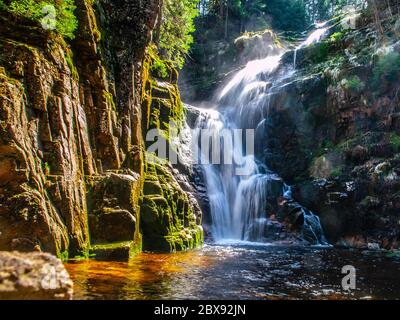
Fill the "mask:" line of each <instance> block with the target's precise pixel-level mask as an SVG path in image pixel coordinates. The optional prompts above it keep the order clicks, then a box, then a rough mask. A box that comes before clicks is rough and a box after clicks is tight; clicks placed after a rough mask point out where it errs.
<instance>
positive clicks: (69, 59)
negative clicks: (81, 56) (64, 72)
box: [65, 48, 79, 81]
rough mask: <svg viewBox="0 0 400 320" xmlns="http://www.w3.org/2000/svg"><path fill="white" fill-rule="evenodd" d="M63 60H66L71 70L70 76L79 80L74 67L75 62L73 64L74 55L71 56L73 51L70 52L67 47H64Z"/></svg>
mask: <svg viewBox="0 0 400 320" xmlns="http://www.w3.org/2000/svg"><path fill="white" fill-rule="evenodd" d="M65 60H66V61H67V64H68V67H69V69H70V71H71V74H72V77H73V78H74V79H75V80H77V81H78V80H79V73H78V70H77V69H76V67H75V64H74V56H73V53H72V51H71V50H70V49H69V48H66V51H65Z"/></svg>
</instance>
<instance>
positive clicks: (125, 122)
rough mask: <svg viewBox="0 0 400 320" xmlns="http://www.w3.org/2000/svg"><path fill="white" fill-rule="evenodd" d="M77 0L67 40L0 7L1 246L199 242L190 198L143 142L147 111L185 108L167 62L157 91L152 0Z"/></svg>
mask: <svg viewBox="0 0 400 320" xmlns="http://www.w3.org/2000/svg"><path fill="white" fill-rule="evenodd" d="M75 3H76V5H77V10H76V15H77V18H78V21H79V26H78V30H77V31H76V37H75V39H74V40H73V41H66V40H65V39H64V38H63V37H62V36H60V35H58V34H56V33H55V32H49V31H46V30H44V29H43V28H42V27H41V26H40V24H38V23H36V22H33V21H30V20H27V19H24V18H22V17H17V16H15V15H13V14H11V13H9V12H7V11H6V10H0V21H1V26H0V35H1V36H0V123H1V132H0V250H19V251H46V252H50V253H53V254H57V255H58V256H60V257H62V258H67V257H68V256H69V257H73V256H76V255H80V256H88V254H89V252H93V253H95V254H96V255H97V256H99V257H105V258H120V257H128V256H130V255H132V254H134V253H135V252H138V251H141V250H142V248H144V249H149V250H157V251H158V250H161V251H173V250H180V249H188V248H193V247H195V246H197V245H199V244H201V242H202V241H203V240H202V239H203V237H202V229H201V227H199V225H201V211H200V210H199V209H198V205H197V201H196V199H195V198H194V197H193V195H192V194H191V193H190V192H187V191H184V189H183V187H182V185H183V184H182V182H181V183H179V182H178V181H180V180H179V179H181V180H182V177H180V178H179V177H178V178H177V177H175V176H176V175H177V172H176V170H175V171H174V169H172V167H171V166H170V165H169V164H167V163H165V164H164V165H160V164H157V165H156V164H153V163H150V162H149V161H147V155H146V152H145V141H144V137H145V136H146V132H147V130H148V129H150V126H149V121H148V119H149V118H150V116H149V114H152V117H153V121H152V123H164V122H168V121H169V120H176V119H182V114H183V112H184V111H183V106H182V102H181V101H180V97H179V90H178V89H177V73H176V71H175V70H174V69H173V68H172V67H170V68H168V70H167V72H168V76H166V77H167V78H168V79H162V80H163V82H162V83H164V85H163V86H164V88H163V90H156V87H157V83H158V82H159V80H158V79H157V74H155V73H154V72H152V67H151V64H152V61H153V60H152V59H155V57H152V56H151V55H150V54H149V50H148V45H149V43H150V41H151V38H152V29H153V28H154V26H155V24H156V22H157V18H158V14H159V12H160V3H159V1H158V0H150V1H129V0H118V1H109V0H101V1H97V2H96V4H93V1H89V0H77V1H75ZM160 82H161V81H160ZM149 85H150V86H149ZM157 92H158V94H159V96H157ZM155 109H157V110H158V111H159V110H161V111H162V112H161V113H160V112H157V111H154V110H155ZM153 111H154V112H153ZM154 118H155V119H154ZM189 189H190V188H189V187H188V188H186V189H185V190H189Z"/></svg>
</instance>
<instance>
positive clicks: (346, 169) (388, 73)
mask: <svg viewBox="0 0 400 320" xmlns="http://www.w3.org/2000/svg"><path fill="white" fill-rule="evenodd" d="M394 8H395V7H394V6H392V12H391V13H390V12H389V11H388V10H386V11H385V10H383V11H381V12H380V20H379V21H378V22H379V23H378V22H377V20H376V17H375V15H374V14H373V12H365V13H363V15H362V16H361V17H360V18H359V19H358V20H357V28H356V29H350V30H343V29H341V25H340V24H339V25H337V26H336V27H334V28H332V29H331V34H329V35H328V37H327V39H325V40H323V41H322V42H320V43H317V44H315V45H312V46H311V47H306V48H303V49H300V50H299V51H298V52H297V58H298V59H297V63H296V67H297V72H296V74H295V75H294V76H293V77H291V78H289V79H287V80H286V81H285V82H284V83H283V85H282V86H279V87H276V88H273V89H272V94H271V97H270V101H269V103H268V106H270V109H269V110H268V115H269V116H268V118H267V119H266V121H265V123H264V124H263V128H262V130H259V132H258V139H257V141H258V145H257V146H256V149H257V153H258V156H259V157H260V158H262V159H263V160H264V161H265V163H266V164H267V165H268V166H269V167H270V168H271V169H272V170H274V171H275V172H277V173H278V174H279V175H280V176H282V178H283V179H284V180H285V181H287V182H288V183H290V184H292V185H294V186H295V188H294V192H293V195H294V198H295V200H297V201H298V202H299V203H301V204H302V205H304V206H306V207H308V208H309V209H311V210H312V211H313V212H315V213H317V214H318V215H319V216H320V218H321V223H322V226H323V228H324V230H325V232H326V235H327V237H328V240H329V241H330V242H331V243H338V244H349V245H350V246H351V245H352V243H355V242H357V243H358V244H357V246H360V243H363V246H364V247H368V244H376V245H377V246H380V247H382V248H387V249H391V248H397V247H398V246H399V239H400V228H399V219H400V216H399V207H400V206H399V199H398V190H399V186H400V184H399V183H400V178H399V176H398V171H399V163H398V158H399V151H400V150H399V145H398V143H399V141H400V139H399V134H400V131H399V128H400V127H399V125H398V113H399V110H398V106H399V102H400V101H399V95H398V91H399V90H398V88H399V83H400V82H399V81H400V46H399V42H398V39H399V38H398V34H399V33H398V31H396V30H397V29H396V24H398V21H399V16H398V15H395V13H396V12H398V11H397V10H394ZM293 54H294V53H293V52H288V53H287V54H286V55H285V56H284V57H283V62H284V63H283V65H282V67H281V69H282V68H291V67H292V68H293ZM265 113H267V111H266V110H265ZM355 238H357V241H353V240H352V239H355Z"/></svg>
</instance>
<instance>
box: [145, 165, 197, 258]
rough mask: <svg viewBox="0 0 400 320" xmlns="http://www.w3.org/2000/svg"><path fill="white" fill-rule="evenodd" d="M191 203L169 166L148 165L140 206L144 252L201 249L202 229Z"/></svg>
mask: <svg viewBox="0 0 400 320" xmlns="http://www.w3.org/2000/svg"><path fill="white" fill-rule="evenodd" d="M192 201H194V200H193V199H191V198H190V197H189V195H188V194H187V193H186V192H185V191H183V190H182V188H181V186H180V185H179V183H178V181H177V180H176V178H175V177H174V174H173V170H172V168H171V167H170V166H169V165H168V164H161V163H156V162H148V163H147V166H146V175H145V183H144V189H143V197H142V203H141V226H142V227H141V229H142V233H143V249H144V250H147V251H167V252H173V251H179V250H188V249H193V248H196V247H198V246H200V245H201V244H202V243H203V229H202V227H201V226H200V225H199V224H200V221H199V220H200V219H199V217H197V216H196V214H195V211H196V209H195V205H194V204H193V202H192Z"/></svg>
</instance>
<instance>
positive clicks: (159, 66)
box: [150, 59, 168, 79]
mask: <svg viewBox="0 0 400 320" xmlns="http://www.w3.org/2000/svg"><path fill="white" fill-rule="evenodd" d="M150 71H151V73H152V74H153V75H155V76H156V77H157V78H162V79H164V78H167V77H168V69H167V66H166V65H165V63H164V61H162V60H159V59H156V60H154V62H153V64H152V66H151V70H150Z"/></svg>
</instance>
